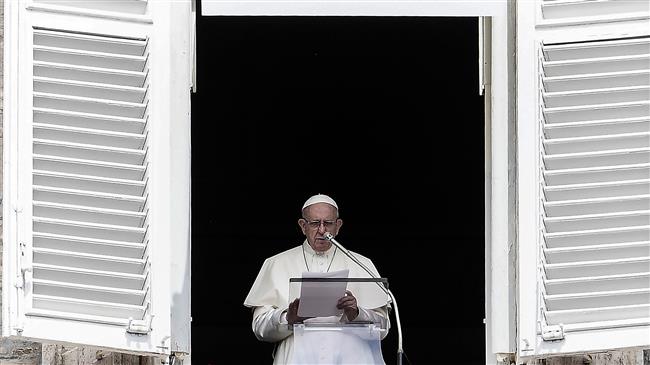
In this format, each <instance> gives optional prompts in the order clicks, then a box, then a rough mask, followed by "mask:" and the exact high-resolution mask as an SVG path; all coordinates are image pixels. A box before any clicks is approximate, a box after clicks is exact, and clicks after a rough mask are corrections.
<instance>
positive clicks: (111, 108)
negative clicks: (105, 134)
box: [34, 92, 147, 118]
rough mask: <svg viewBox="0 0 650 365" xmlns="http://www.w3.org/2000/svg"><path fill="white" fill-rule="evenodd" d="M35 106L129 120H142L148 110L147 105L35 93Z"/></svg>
mask: <svg viewBox="0 0 650 365" xmlns="http://www.w3.org/2000/svg"><path fill="white" fill-rule="evenodd" d="M34 106H35V107H37V108H47V109H62V110H70V111H76V112H81V113H91V114H102V115H109V116H116V117H127V118H142V117H143V116H144V113H145V110H146V108H147V104H146V103H129V102H124V101H116V100H106V99H93V98H85V97H80V96H67V95H61V94H46V93H40V92H35V93H34Z"/></svg>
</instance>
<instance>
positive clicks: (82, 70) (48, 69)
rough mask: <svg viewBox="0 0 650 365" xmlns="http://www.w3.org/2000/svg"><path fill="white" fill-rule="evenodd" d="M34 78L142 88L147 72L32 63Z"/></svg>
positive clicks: (39, 62) (40, 62)
mask: <svg viewBox="0 0 650 365" xmlns="http://www.w3.org/2000/svg"><path fill="white" fill-rule="evenodd" d="M34 76H39V77H47V78H52V79H66V80H73V81H82V82H93V83H98V84H108V85H122V86H132V87H144V85H145V80H146V78H147V72H146V71H142V72H140V71H126V70H114V69H109V68H100V67H85V66H77V65H68V64H64V63H53V62H42V61H34Z"/></svg>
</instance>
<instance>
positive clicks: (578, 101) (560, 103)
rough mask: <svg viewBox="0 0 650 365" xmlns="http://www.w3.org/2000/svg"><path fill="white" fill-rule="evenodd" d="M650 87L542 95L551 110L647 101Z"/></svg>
mask: <svg viewBox="0 0 650 365" xmlns="http://www.w3.org/2000/svg"><path fill="white" fill-rule="evenodd" d="M649 92H650V86H628V87H618V88H608V89H597V90H578V91H560V92H549V93H542V96H543V97H544V104H545V105H546V106H547V107H549V108H555V107H566V106H576V105H584V104H607V103H621V102H626V101H643V100H647V98H648V93H649Z"/></svg>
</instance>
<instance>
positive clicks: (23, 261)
mask: <svg viewBox="0 0 650 365" xmlns="http://www.w3.org/2000/svg"><path fill="white" fill-rule="evenodd" d="M19 246H20V274H19V275H16V283H15V284H14V286H15V287H16V288H18V289H23V288H24V287H25V281H26V277H25V276H26V274H27V273H28V272H32V267H31V266H30V265H28V264H27V256H26V255H25V251H26V250H27V245H26V244H25V243H24V242H20V243H19Z"/></svg>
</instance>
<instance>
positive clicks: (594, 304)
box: [544, 288, 650, 311]
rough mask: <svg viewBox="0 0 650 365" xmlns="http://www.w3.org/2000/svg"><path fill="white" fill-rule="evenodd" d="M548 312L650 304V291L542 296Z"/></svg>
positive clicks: (615, 291)
mask: <svg viewBox="0 0 650 365" xmlns="http://www.w3.org/2000/svg"><path fill="white" fill-rule="evenodd" d="M544 299H545V300H546V303H547V304H548V310H550V311H555V310H569V309H580V308H599V307H603V306H605V307H620V306H625V305H636V304H645V303H648V302H650V289H647V288H643V289H632V290H614V291H604V292H595V293H578V294H557V295H546V296H544Z"/></svg>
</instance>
